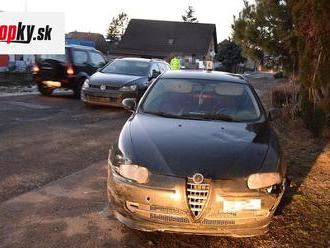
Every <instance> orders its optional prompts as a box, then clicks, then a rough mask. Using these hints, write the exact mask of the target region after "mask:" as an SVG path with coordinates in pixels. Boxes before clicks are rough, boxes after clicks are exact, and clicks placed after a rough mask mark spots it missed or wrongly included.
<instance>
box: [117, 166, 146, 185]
mask: <svg viewBox="0 0 330 248" xmlns="http://www.w3.org/2000/svg"><path fill="white" fill-rule="evenodd" d="M117 172H118V173H119V174H120V175H121V176H123V177H125V178H128V179H131V180H133V181H136V182H138V183H146V182H148V179H149V171H148V169H147V168H145V167H142V166H139V165H136V164H121V165H119V168H118V169H117Z"/></svg>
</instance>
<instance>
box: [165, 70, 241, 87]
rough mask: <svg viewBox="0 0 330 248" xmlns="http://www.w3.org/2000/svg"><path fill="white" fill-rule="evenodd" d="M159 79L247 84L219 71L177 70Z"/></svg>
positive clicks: (230, 74)
mask: <svg viewBox="0 0 330 248" xmlns="http://www.w3.org/2000/svg"><path fill="white" fill-rule="evenodd" d="M161 78H176V79H205V80H217V81H227V82H235V83H242V84H248V81H247V80H246V79H245V78H244V77H243V76H242V75H239V74H234V73H228V72H219V71H197V70H195V71H193V70H191V71H189V70H177V71H167V72H165V73H164V74H162V75H161Z"/></svg>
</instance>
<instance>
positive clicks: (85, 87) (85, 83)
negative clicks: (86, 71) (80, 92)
mask: <svg viewBox="0 0 330 248" xmlns="http://www.w3.org/2000/svg"><path fill="white" fill-rule="evenodd" d="M87 88H89V79H86V80H85V81H84V83H83V85H82V89H87Z"/></svg>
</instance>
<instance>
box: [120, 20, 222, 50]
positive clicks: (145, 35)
mask: <svg viewBox="0 0 330 248" xmlns="http://www.w3.org/2000/svg"><path fill="white" fill-rule="evenodd" d="M212 39H213V40H214V44H216V27H215V25H214V24H203V23H187V22H170V21H155V20H143V19H132V20H131V21H130V22H129V25H128V27H127V29H126V32H125V34H124V35H123V37H122V40H121V42H120V43H119V46H118V50H121V51H129V52H132V53H133V52H136V53H139V52H142V51H143V52H146V53H149V54H152V53H158V54H164V55H168V54H169V53H172V52H175V53H183V54H190V55H192V54H196V55H206V54H207V51H208V49H209V46H210V43H211V41H212Z"/></svg>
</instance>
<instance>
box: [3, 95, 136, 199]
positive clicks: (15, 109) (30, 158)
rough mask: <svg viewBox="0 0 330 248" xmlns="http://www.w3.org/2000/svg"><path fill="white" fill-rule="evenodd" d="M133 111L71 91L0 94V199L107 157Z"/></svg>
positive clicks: (15, 194) (20, 192) (36, 186)
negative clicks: (92, 103) (89, 101)
mask: <svg viewBox="0 0 330 248" xmlns="http://www.w3.org/2000/svg"><path fill="white" fill-rule="evenodd" d="M128 116H129V113H128V112H127V111H124V110H122V109H118V108H99V107H98V108H91V107H87V106H85V105H84V104H82V103H81V102H80V101H79V100H77V99H74V98H72V96H71V95H70V94H66V93H61V94H57V95H55V96H52V97H43V96H39V95H26V96H11V97H0V175H1V177H0V202H1V201H4V200H7V199H9V198H12V197H14V196H17V195H19V194H22V193H24V192H27V191H30V190H32V189H35V188H38V187H41V186H42V185H45V184H47V183H49V182H51V181H54V180H56V179H59V178H62V177H64V176H67V175H70V174H72V173H74V172H76V171H79V170H81V169H84V168H86V167H87V166H89V165H91V164H93V163H96V162H99V161H104V160H105V159H106V158H107V152H108V150H109V147H110V145H111V144H112V143H113V142H114V141H115V139H116V137H117V136H118V134H119V131H120V129H121V127H122V125H123V124H124V123H125V121H126V119H127V117H128Z"/></svg>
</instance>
